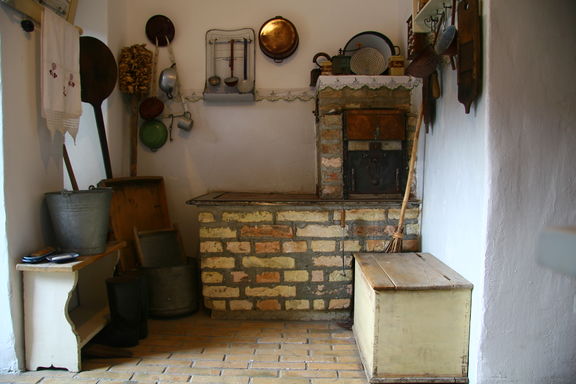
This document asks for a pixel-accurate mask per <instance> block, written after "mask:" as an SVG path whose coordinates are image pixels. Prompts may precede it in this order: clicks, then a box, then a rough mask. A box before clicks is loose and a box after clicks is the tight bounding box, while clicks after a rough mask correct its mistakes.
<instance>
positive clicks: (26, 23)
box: [20, 19, 34, 32]
mask: <svg viewBox="0 0 576 384" xmlns="http://www.w3.org/2000/svg"><path fill="white" fill-rule="evenodd" d="M20 26H21V27H22V29H23V30H24V31H25V32H34V22H33V21H32V20H30V19H24V20H22V21H21V22H20Z"/></svg>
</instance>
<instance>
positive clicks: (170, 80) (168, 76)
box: [158, 64, 178, 99]
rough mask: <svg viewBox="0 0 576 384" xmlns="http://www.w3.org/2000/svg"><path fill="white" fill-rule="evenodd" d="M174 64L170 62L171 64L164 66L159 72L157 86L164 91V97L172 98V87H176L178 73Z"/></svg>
mask: <svg viewBox="0 0 576 384" xmlns="http://www.w3.org/2000/svg"><path fill="white" fill-rule="evenodd" d="M175 66H176V65H175V64H172V66H170V67H168V68H166V69H165V70H163V71H162V72H161V73H160V79H159V81H158V86H159V87H160V89H161V90H162V91H164V93H166V97H167V98H169V99H172V98H173V97H174V95H173V92H174V88H176V83H177V79H178V74H177V73H176V68H174V67H175Z"/></svg>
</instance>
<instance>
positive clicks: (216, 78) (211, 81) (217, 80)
mask: <svg viewBox="0 0 576 384" xmlns="http://www.w3.org/2000/svg"><path fill="white" fill-rule="evenodd" d="M216 41H217V40H214V43H213V45H212V76H210V77H209V78H208V84H210V85H211V86H213V87H216V86H218V85H220V81H221V79H220V76H218V75H217V74H216Z"/></svg>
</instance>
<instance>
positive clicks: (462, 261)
mask: <svg viewBox="0 0 576 384" xmlns="http://www.w3.org/2000/svg"><path fill="white" fill-rule="evenodd" d="M484 4H487V3H486V2H484ZM486 9H487V5H486V6H485V7H484V9H483V11H482V13H483V14H482V17H483V24H484V32H483V35H484V36H485V38H484V48H483V52H484V60H486V58H487V57H488V50H487V45H488V42H489V41H490V39H489V37H488V36H487V34H486V32H487V31H486V30H487V28H486V26H487V25H488V24H489V21H488V19H487V12H486ZM484 68H486V67H485V66H484ZM439 73H440V79H441V88H442V97H441V98H440V99H438V100H437V107H436V120H435V122H434V125H433V126H432V127H431V128H430V130H429V133H428V134H427V135H426V137H425V151H424V152H425V153H424V176H423V184H424V186H423V190H424V191H423V197H422V199H423V206H422V250H423V251H425V252H430V253H432V254H433V255H435V256H436V257H438V258H440V259H441V260H443V261H444V262H445V263H446V264H448V265H449V266H450V267H452V268H453V269H454V270H456V271H457V272H458V273H460V274H462V275H463V276H464V277H465V278H466V279H468V280H469V281H470V282H472V283H473V284H474V289H473V295H472V315H471V325H470V328H471V329H470V349H469V353H470V357H469V359H470V363H469V377H470V382H471V383H476V379H477V362H478V353H479V349H480V343H481V329H482V318H483V304H482V303H483V282H484V273H483V271H484V255H485V252H486V244H485V239H486V206H487V199H488V195H487V188H486V179H487V176H486V166H485V163H486V161H487V157H488V153H487V149H486V113H487V111H486V98H487V92H486V85H484V87H483V93H482V94H481V95H480V97H479V98H478V100H477V102H476V103H474V104H473V106H472V108H471V111H470V113H469V114H466V113H465V111H464V106H463V105H462V104H461V103H459V102H458V86H457V73H456V71H453V70H452V69H451V67H450V65H449V64H447V63H444V64H443V65H442V66H441V70H440V71H439ZM483 77H484V78H483V81H484V84H487V83H488V77H489V74H488V73H487V72H486V71H484V74H483Z"/></svg>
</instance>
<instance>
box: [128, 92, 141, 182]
mask: <svg viewBox="0 0 576 384" xmlns="http://www.w3.org/2000/svg"><path fill="white" fill-rule="evenodd" d="M139 104H140V98H139V97H138V96H136V95H132V99H131V100H130V176H137V174H138V105H139Z"/></svg>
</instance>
